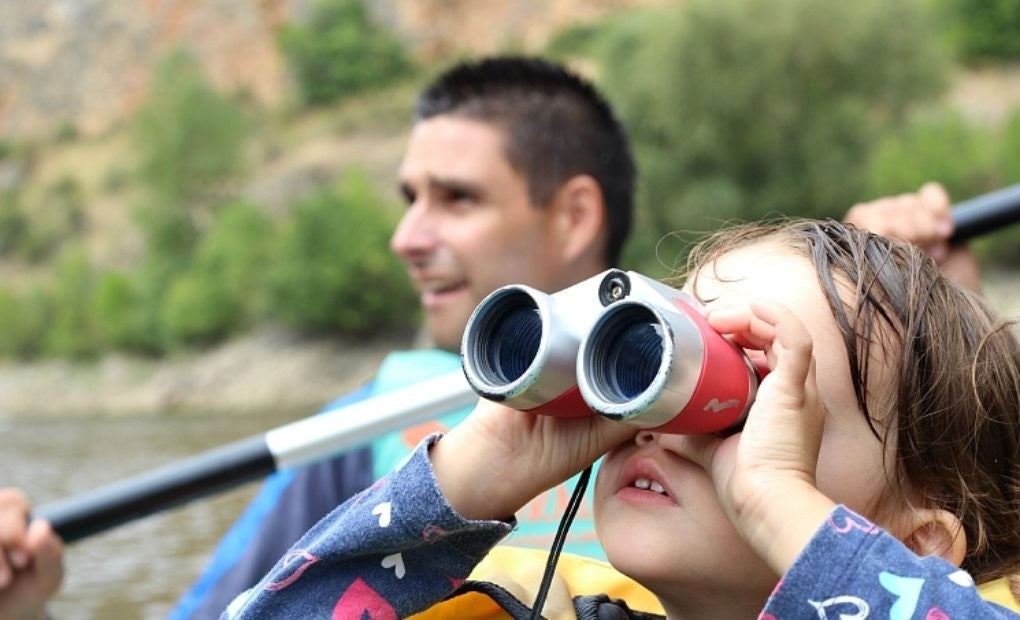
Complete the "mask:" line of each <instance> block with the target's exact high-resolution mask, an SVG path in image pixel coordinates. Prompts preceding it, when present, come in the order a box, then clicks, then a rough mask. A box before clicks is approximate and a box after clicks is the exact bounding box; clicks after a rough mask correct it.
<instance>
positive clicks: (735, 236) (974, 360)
mask: <svg viewBox="0 0 1020 620" xmlns="http://www.w3.org/2000/svg"><path fill="white" fill-rule="evenodd" d="M758 243H767V244H769V245H776V244H778V245H781V246H783V247H788V248H790V249H792V250H794V251H799V252H802V253H803V254H804V256H806V257H807V258H808V259H809V260H811V262H812V263H813V264H814V266H815V268H816V270H817V272H818V280H819V283H820V284H821V287H822V290H823V291H824V293H825V294H826V296H827V297H828V301H829V305H830V307H831V309H832V312H833V315H834V317H835V319H836V324H837V325H838V326H839V329H840V332H841V333H842V336H843V340H844V342H845V344H846V349H847V352H848V356H849V362H850V373H851V379H852V382H853V387H854V391H855V393H856V396H857V402H858V404H859V406H860V408H861V411H862V412H863V413H864V415H865V417H866V418H867V420H868V424H869V425H870V426H871V429H872V431H873V432H874V433H875V436H876V437H878V438H879V439H881V440H882V441H883V443H884V444H885V445H889V441H890V440H892V441H894V443H893V444H892V445H893V447H894V450H893V452H892V454H894V455H895V456H894V458H895V461H896V462H895V467H894V468H893V471H894V472H895V474H894V475H895V477H896V479H895V480H894V481H892V482H893V484H890V488H891V489H910V491H911V496H913V497H920V498H923V499H922V501H923V503H924V505H925V507H928V508H941V509H944V510H947V511H949V512H951V513H953V514H954V515H956V516H957V518H958V519H959V520H960V521H961V523H963V527H964V530H965V532H966V536H967V554H966V557H965V559H964V561H963V566H962V567H963V568H964V569H966V570H967V571H968V572H969V573H970V574H971V575H972V576H973V577H974V579H975V580H976V581H977V582H978V583H983V582H986V581H989V580H991V579H995V578H997V577H1002V576H1009V575H1013V574H1015V573H1017V572H1018V570H1020V344H1018V340H1017V336H1016V334H1015V333H1014V332H1013V331H1012V329H1011V325H1010V324H1009V323H1007V322H1005V321H1003V320H1002V319H1001V318H999V317H998V315H997V313H996V312H994V311H992V310H991V309H990V308H989V306H988V305H987V304H986V302H985V301H984V300H983V299H981V298H980V297H979V296H977V295H976V294H974V293H972V292H970V291H968V290H966V289H964V288H962V287H961V286H958V285H957V284H955V283H954V282H952V281H951V280H950V279H948V278H946V277H944V276H943V275H942V274H941V273H940V272H939V270H938V267H937V266H936V264H935V263H934V261H932V260H931V259H930V258H928V257H927V256H926V255H925V254H924V253H923V252H922V251H921V250H920V249H918V248H916V247H914V246H912V245H910V244H908V243H904V242H899V241H895V240H891V239H888V238H885V237H881V236H878V235H874V234H871V233H868V232H865V231H862V230H859V229H857V228H854V227H853V226H850V225H846V224H841V223H839V222H835V221H831V220H825V221H803V220H783V221H775V222H768V223H756V224H747V225H743V226H738V227H735V228H726V229H725V230H723V231H720V232H719V233H717V234H715V235H712V236H711V237H710V238H709V239H707V240H706V241H704V242H702V243H700V244H699V245H698V246H697V247H696V248H695V249H694V251H693V252H692V253H691V255H690V258H689V261H688V273H695V272H696V271H697V270H698V269H699V268H701V267H703V266H705V265H707V264H709V263H710V262H712V261H713V260H714V259H715V258H717V257H719V256H720V255H722V254H724V253H726V252H729V251H731V250H734V249H737V248H742V247H746V246H749V245H753V244H758ZM841 291H842V292H843V294H842V295H840V292H841ZM695 293H696V291H695ZM847 293H849V294H847ZM873 347H878V350H877V351H876V350H875V349H873ZM878 356H881V358H880V359H884V361H885V364H884V365H883V369H885V370H884V372H887V373H888V372H891V373H895V376H893V377H891V379H892V385H893V386H894V394H893V396H892V400H891V402H883V401H880V400H879V398H878V395H877V394H876V393H875V392H874V391H869V383H868V382H869V378H870V379H871V380H875V378H876V372H878V371H877V370H874V369H871V372H869V364H870V363H871V362H873V361H874V360H875V359H876V357H878ZM891 356H895V358H892V359H890V357H891ZM891 492H894V491H891Z"/></svg>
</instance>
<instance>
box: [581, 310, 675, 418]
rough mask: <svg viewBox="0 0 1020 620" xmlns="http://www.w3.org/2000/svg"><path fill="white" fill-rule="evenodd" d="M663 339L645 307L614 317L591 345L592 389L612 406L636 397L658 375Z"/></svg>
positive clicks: (619, 313) (660, 330)
mask: <svg viewBox="0 0 1020 620" xmlns="http://www.w3.org/2000/svg"><path fill="white" fill-rule="evenodd" d="M663 337H664V333H663V328H662V326H661V325H660V324H659V322H658V320H657V319H656V317H655V316H654V315H653V314H651V313H650V312H648V311H647V310H645V309H644V308H641V307H637V306H634V307H631V308H628V309H627V310H624V311H621V312H618V313H616V314H615V315H613V316H612V317H611V318H610V320H609V321H608V322H607V323H606V324H605V326H604V329H603V331H602V332H601V334H600V337H599V338H598V339H597V340H596V341H595V342H593V344H592V355H591V357H590V358H589V359H591V360H592V376H591V385H592V388H593V389H594V390H595V391H596V392H597V393H598V394H599V395H600V396H601V397H602V398H603V399H605V400H606V401H609V402H613V403H623V402H627V401H629V400H631V399H633V398H635V397H637V396H639V395H640V394H641V393H642V392H644V391H645V390H647V389H648V387H649V386H650V385H651V384H652V381H653V380H654V379H655V376H656V375H657V374H658V372H659V366H660V365H661V361H662V355H663Z"/></svg>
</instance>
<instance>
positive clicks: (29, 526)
mask: <svg viewBox="0 0 1020 620" xmlns="http://www.w3.org/2000/svg"><path fill="white" fill-rule="evenodd" d="M28 514H29V503H28V499H27V498H26V497H25V495H24V494H23V493H21V492H20V491H18V490H16V489H9V488H8V489H0V618H26V619H27V618H43V617H45V609H44V608H45V605H46V601H47V600H48V599H49V598H50V597H51V596H53V595H54V594H56V592H57V589H58V588H59V587H60V581H61V579H62V578H63V575H64V565H63V543H62V542H61V541H60V539H59V538H58V537H57V535H56V534H54V533H53V530H52V529H51V528H50V526H49V524H48V523H46V522H45V521H40V520H36V521H33V522H31V523H29V521H28Z"/></svg>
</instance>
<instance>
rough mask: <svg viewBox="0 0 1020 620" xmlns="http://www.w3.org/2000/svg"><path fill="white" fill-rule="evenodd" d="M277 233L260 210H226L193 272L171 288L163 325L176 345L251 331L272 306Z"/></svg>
mask: <svg viewBox="0 0 1020 620" xmlns="http://www.w3.org/2000/svg"><path fill="white" fill-rule="evenodd" d="M272 243H273V228H272V223H271V222H270V221H269V219H268V218H267V217H266V216H265V215H263V214H262V212H261V211H259V209H258V207H256V206H255V205H251V204H248V203H244V202H237V203H233V204H231V205H229V206H227V207H225V208H223V209H222V210H221V211H220V212H219V213H218V216H217V219H216V222H215V223H214V225H213V227H212V229H211V230H210V231H209V233H208V234H207V235H206V236H205V238H203V240H202V242H201V245H200V246H199V247H198V249H197V250H196V253H195V257H194V260H193V262H192V264H191V266H190V268H189V270H188V271H187V272H186V273H184V274H183V275H182V276H181V277H179V278H178V279H176V280H175V281H174V283H173V284H172V286H171V289H170V292H169V295H168V297H167V300H166V304H165V306H164V308H163V322H164V323H165V325H166V329H167V333H168V336H169V338H170V340H171V341H173V342H185V343H196V342H211V341H215V340H217V339H220V338H223V337H225V336H227V335H229V334H231V333H234V332H237V331H238V330H241V329H244V328H246V327H250V326H251V325H252V324H253V323H254V322H255V320H256V319H259V318H263V317H264V315H265V313H266V309H267V305H268V291H269V285H268V283H267V282H266V281H265V272H266V266H267V265H269V264H271V263H272Z"/></svg>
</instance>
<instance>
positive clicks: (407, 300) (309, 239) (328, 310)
mask: <svg viewBox="0 0 1020 620" xmlns="http://www.w3.org/2000/svg"><path fill="white" fill-rule="evenodd" d="M393 214H394V210H393V208H392V207H391V206H388V205H386V204H385V203H384V202H383V201H382V200H381V198H380V197H379V196H378V194H377V193H376V192H375V191H374V189H373V188H372V186H371V183H370V182H369V181H368V180H367V179H366V178H365V177H364V175H362V174H349V175H348V176H347V178H346V179H345V181H344V183H343V184H342V186H341V187H340V188H339V189H332V188H327V189H324V190H322V191H319V192H317V193H315V194H313V195H311V196H309V197H308V198H306V199H304V200H302V201H301V202H300V203H299V204H298V205H296V206H295V208H294V209H293V211H292V212H291V214H290V217H289V218H288V220H287V221H286V222H285V223H284V226H283V229H282V236H281V239H280V246H279V247H280V249H279V256H278V258H277V261H276V262H275V263H274V265H273V267H274V268H273V271H272V280H273V284H274V286H273V312H274V315H275V316H277V317H279V318H280V319H281V320H282V321H284V322H285V323H287V324H288V325H291V326H293V327H296V328H298V329H301V330H303V331H306V332H310V333H337V334H369V333H375V332H380V331H382V330H385V329H393V328H405V327H409V326H411V325H413V324H415V323H416V320H417V304H416V302H415V299H414V295H413V293H412V291H411V289H410V287H409V285H408V282H407V278H406V276H405V274H404V273H403V269H402V268H401V267H400V265H399V263H398V262H397V260H396V259H395V258H394V257H393V256H392V255H391V254H390V252H389V251H388V246H387V241H388V239H389V236H390V233H391V232H392V230H393V226H394V223H395V222H394V221H393V217H392V216H393Z"/></svg>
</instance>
